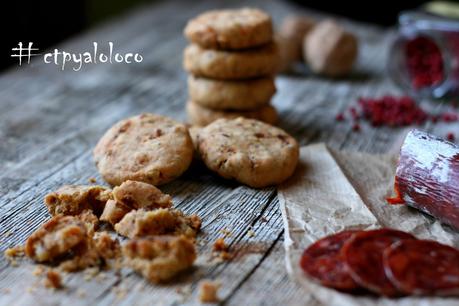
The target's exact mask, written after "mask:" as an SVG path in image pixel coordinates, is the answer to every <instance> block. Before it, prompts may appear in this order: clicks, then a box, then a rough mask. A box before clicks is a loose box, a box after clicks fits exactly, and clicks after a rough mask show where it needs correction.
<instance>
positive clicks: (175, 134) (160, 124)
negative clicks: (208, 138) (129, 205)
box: [94, 113, 193, 185]
mask: <svg viewBox="0 0 459 306" xmlns="http://www.w3.org/2000/svg"><path fill="white" fill-rule="evenodd" d="M192 158H193V144H192V142H191V138H190V135H189V133H188V129H187V128H186V127H185V125H183V124H180V123H178V122H176V121H174V120H172V119H170V118H167V117H163V116H159V115H155V114H148V113H146V114H141V115H138V116H135V117H131V118H128V119H125V120H122V121H120V122H118V123H116V124H115V125H114V126H113V127H111V128H110V129H109V130H108V131H107V132H106V133H105V135H104V136H103V137H102V138H101V139H100V140H99V143H98V144H97V146H96V148H95V149H94V159H95V162H96V166H97V168H98V169H99V172H100V173H101V174H102V176H103V178H104V179H105V180H106V181H107V182H108V183H110V184H112V185H120V184H121V183H123V182H124V181H126V180H133V181H142V182H146V183H149V184H152V185H161V184H164V183H167V182H169V181H171V180H173V179H174V178H176V177H178V176H180V175H181V174H182V173H183V172H184V171H185V170H186V169H188V166H189V165H190V163H191V160H192Z"/></svg>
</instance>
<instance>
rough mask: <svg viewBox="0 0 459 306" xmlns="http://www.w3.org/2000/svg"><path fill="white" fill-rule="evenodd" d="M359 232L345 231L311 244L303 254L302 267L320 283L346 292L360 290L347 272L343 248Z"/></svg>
mask: <svg viewBox="0 0 459 306" xmlns="http://www.w3.org/2000/svg"><path fill="white" fill-rule="evenodd" d="M356 232H357V231H343V232H340V233H337V234H334V235H331V236H327V237H325V238H322V239H320V240H318V241H316V242H315V243H313V244H311V245H310V246H309V247H308V248H307V249H306V250H304V252H303V256H302V257H301V261H300V265H301V268H302V269H303V270H304V272H306V273H307V274H308V275H309V276H310V277H311V278H312V279H314V280H315V281H317V282H318V283H320V284H322V285H324V286H327V287H331V288H335V289H339V290H344V291H351V290H354V289H357V288H359V286H358V285H357V283H356V282H355V281H354V280H353V279H352V278H351V276H350V275H349V273H348V272H347V269H346V266H345V264H344V261H343V258H342V257H341V252H340V251H341V248H342V246H343V244H344V243H345V242H346V241H347V240H348V239H349V238H350V237H351V236H352V235H353V234H354V233H356Z"/></svg>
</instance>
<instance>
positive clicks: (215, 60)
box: [183, 43, 280, 80]
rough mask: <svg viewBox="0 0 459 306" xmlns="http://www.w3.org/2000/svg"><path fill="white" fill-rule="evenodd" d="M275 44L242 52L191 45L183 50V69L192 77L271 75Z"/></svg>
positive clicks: (276, 55) (274, 67) (275, 58)
mask: <svg viewBox="0 0 459 306" xmlns="http://www.w3.org/2000/svg"><path fill="white" fill-rule="evenodd" d="M279 61H280V59H279V50H278V48H277V45H276V44H275V43H270V44H268V45H265V46H262V47H259V48H256V49H247V50H242V51H237V52H236V51H234V52H233V51H223V50H212V49H203V48H201V47H199V46H198V45H195V44H192V45H189V46H188V47H186V48H185V51H184V59H183V66H184V68H185V70H187V71H188V72H190V73H191V74H194V75H196V76H202V77H208V78H213V79H222V80H240V79H250V78H257V77H265V76H272V75H274V74H275V73H276V71H277V69H278V66H279Z"/></svg>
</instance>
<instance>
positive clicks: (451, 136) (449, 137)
mask: <svg viewBox="0 0 459 306" xmlns="http://www.w3.org/2000/svg"><path fill="white" fill-rule="evenodd" d="M446 139H448V140H449V141H454V139H456V137H455V136H454V133H452V132H449V133H448V134H447V135H446Z"/></svg>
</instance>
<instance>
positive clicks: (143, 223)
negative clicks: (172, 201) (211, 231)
mask: <svg viewBox="0 0 459 306" xmlns="http://www.w3.org/2000/svg"><path fill="white" fill-rule="evenodd" d="M200 228H201V219H200V218H199V217H198V216H196V215H191V216H186V215H184V214H183V213H182V212H181V211H179V210H176V209H170V208H169V209H168V208H159V209H156V210H152V211H147V210H144V209H139V210H133V211H131V212H129V213H128V214H126V215H125V216H124V218H123V219H122V220H121V221H120V222H119V223H117V224H115V230H116V231H117V232H118V234H120V235H123V236H125V237H129V238H134V237H143V236H150V235H167V234H169V235H185V236H187V237H192V238H194V237H196V234H197V232H198V231H199V229H200Z"/></svg>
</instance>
